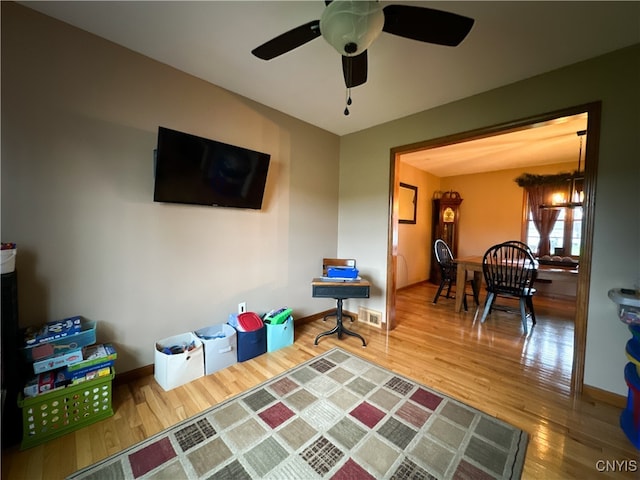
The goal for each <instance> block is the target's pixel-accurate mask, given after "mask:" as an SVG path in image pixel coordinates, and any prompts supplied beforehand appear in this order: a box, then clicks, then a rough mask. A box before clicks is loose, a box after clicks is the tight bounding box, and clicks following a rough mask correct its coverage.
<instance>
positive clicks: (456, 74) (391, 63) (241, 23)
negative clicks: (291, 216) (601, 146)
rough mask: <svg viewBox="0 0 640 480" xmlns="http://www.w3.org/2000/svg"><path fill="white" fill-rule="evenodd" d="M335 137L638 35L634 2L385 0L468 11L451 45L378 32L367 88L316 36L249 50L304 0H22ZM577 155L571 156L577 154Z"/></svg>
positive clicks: (315, 5) (308, 9)
mask: <svg viewBox="0 0 640 480" xmlns="http://www.w3.org/2000/svg"><path fill="white" fill-rule="evenodd" d="M20 3H22V4H23V5H26V6H28V7H30V8H33V9H35V10H38V11H41V12H43V13H45V14H47V15H50V16H52V17H54V18H57V19H60V20H62V21H65V22H67V23H70V24H72V25H75V26H77V27H79V28H81V29H83V30H86V31H88V32H91V33H94V34H96V35H99V36H101V37H104V38H106V39H108V40H111V41H113V42H115V43H117V44H120V45H122V46H125V47H127V48H129V49H131V50H134V51H136V52H139V53H142V54H143V55H146V56H148V57H151V58H153V59H155V60H157V61H160V62H162V63H165V64H167V65H170V66H173V67H175V68H177V69H179V70H182V71H184V72H186V73H189V74H192V75H194V76H196V77H199V78H201V79H204V80H206V81H208V82H211V83H213V84H215V85H218V86H220V87H223V88H225V89H227V90H230V91H232V92H235V93H237V94H239V95H243V96H245V97H248V98H250V99H253V100H255V101H257V102H260V103H262V104H264V105H267V106H270V107H272V108H275V109H277V110H280V111H282V112H285V113H287V114H289V115H291V116H293V117H296V118H298V119H300V120H303V121H306V122H308V123H311V124H313V125H316V126H318V127H320V128H323V129H325V130H328V131H330V132H333V133H335V134H337V135H345V134H348V133H352V132H356V131H359V130H362V129H365V128H368V127H371V126H374V125H378V124H381V123H384V122H388V121H390V120H394V119H397V118H401V117H404V116H407V115H410V114H413V113H417V112H420V111H423V110H427V109H430V108H433V107H435V106H438V105H442V104H446V103H449V102H452V101H455V100H458V99H461V98H465V97H468V96H471V95H474V94H477V93H480V92H484V91H487V90H490V89H493V88H496V87H500V86H502V85H506V84H509V83H513V82H516V81H518V80H522V79H525V78H528V77H532V76H534V75H538V74H540V73H544V72H547V71H550V70H553V69H556V68H559V67H562V66H565V65H569V64H572V63H575V62H579V61H581V60H585V59H588V58H592V57H595V56H598V55H601V54H604V53H607V52H610V51H613V50H617V49H619V48H622V47H625V46H629V45H632V44H635V43H639V42H640V28H639V25H640V23H639V22H640V2H638V1H625V2H610V1H605V2H592V1H587V2H579V1H572V2H520V1H512V2H510V1H500V2H482V1H471V2H462V1H460V2H458V1H450V2H410V1H400V2H395V1H394V2H390V1H383V2H381V3H382V4H384V5H386V4H389V3H400V4H409V3H411V4H413V5H419V6H428V7H430V8H436V9H440V10H447V11H450V12H454V13H458V14H462V15H465V16H468V17H471V18H474V19H475V24H474V26H473V28H472V30H471V32H470V33H469V35H468V36H467V38H466V39H465V40H464V41H463V42H462V44H461V45H459V46H458V47H444V46H438V45H432V44H425V43H421V42H417V41H413V40H408V39H404V38H400V37H396V36H393V35H390V34H387V33H383V34H382V35H381V36H380V37H379V38H378V39H377V40H376V41H375V42H374V44H373V45H372V46H371V47H370V48H369V55H368V56H369V75H368V81H367V83H366V84H364V85H362V86H360V87H356V88H354V89H353V91H352V97H353V102H354V103H353V105H352V106H351V114H350V115H349V116H347V117H346V116H344V115H343V110H344V107H345V104H344V102H345V87H344V83H343V79H342V70H341V59H340V55H339V54H338V53H337V52H336V51H335V50H333V48H332V47H330V46H329V45H328V44H327V43H326V42H325V41H324V39H323V38H321V37H319V38H316V39H315V40H313V41H311V42H310V43H308V44H306V45H303V46H301V47H299V48H297V49H296V50H294V51H292V52H289V53H287V54H284V55H282V56H280V57H277V58H275V59H273V60H270V61H264V60H260V59H258V58H256V57H254V56H253V55H252V54H251V50H252V49H253V48H255V47H256V46H258V45H260V44H262V43H264V42H265V41H267V40H269V39H271V38H273V37H275V36H277V35H279V34H281V33H283V32H285V31H287V30H290V29H292V28H294V27H297V26H298V25H301V24H303V23H306V22H309V21H311V20H314V19H319V18H320V16H321V14H322V10H323V9H324V2H323V1H321V0H313V1H261V2H255V1H230V2H222V1H214V2H202V1H200V2H186V1H185V2H182V1H178V2H175V1H173V2H172V1H161V2H154V1H142V2H132V1H126V2H115V1H107V2H100V1H91V2H89V1H72V2H55V1H47V2H20ZM576 157H577V154H576Z"/></svg>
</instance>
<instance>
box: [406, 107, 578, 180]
mask: <svg viewBox="0 0 640 480" xmlns="http://www.w3.org/2000/svg"><path fill="white" fill-rule="evenodd" d="M586 129H587V114H586V113H583V114H579V115H573V116H571V117H562V118H557V119H555V120H550V121H548V122H543V123H538V124H535V125H530V126H528V127H525V128H524V129H521V130H518V131H513V132H509V133H503V134H500V135H494V136H490V137H486V138H479V139H475V140H466V141H464V142H460V143H455V144H452V145H446V146H442V147H435V148H430V149H424V150H419V151H416V152H411V153H405V154H402V155H401V156H400V159H401V161H403V162H405V163H407V164H409V165H411V166H413V167H416V168H419V169H420V170H425V171H427V172H429V173H431V174H433V175H435V176H437V177H450V176H454V175H466V174H473V173H480V172H491V171H495V170H508V169H511V168H518V169H520V168H526V167H532V166H537V165H551V164H555V163H563V162H574V163H575V165H574V166H573V167H572V170H577V169H578V166H579V165H578V162H579V161H580V170H584V158H585V149H586V146H587V136H586V135H580V136H579V135H578V132H579V131H581V130H586ZM581 139H582V146H581V145H580V140H581ZM564 171H568V169H564Z"/></svg>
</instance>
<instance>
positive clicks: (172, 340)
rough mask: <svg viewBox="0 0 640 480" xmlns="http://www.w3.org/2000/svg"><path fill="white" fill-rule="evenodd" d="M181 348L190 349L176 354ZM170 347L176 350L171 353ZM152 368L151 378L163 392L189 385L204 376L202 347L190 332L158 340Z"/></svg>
mask: <svg viewBox="0 0 640 480" xmlns="http://www.w3.org/2000/svg"><path fill="white" fill-rule="evenodd" d="M182 346H190V349H189V348H187V349H186V350H184V351H183V352H181V353H177V352H178V348H181V347H182ZM172 347H178V348H173V352H172V351H171V350H172ZM154 367H155V368H154V373H153V376H154V377H155V379H156V382H158V384H159V385H160V386H161V387H162V388H163V389H164V390H171V389H173V388H176V387H179V386H180V385H184V384H185V383H189V382H191V381H193V380H195V379H197V378H200V377H202V376H203V375H204V346H203V345H202V342H201V341H200V339H199V338H198V337H197V336H196V335H195V334H194V333H192V332H189V333H183V334H181V335H174V336H173V337H168V338H163V339H162V340H158V341H157V342H156V344H155V364H154Z"/></svg>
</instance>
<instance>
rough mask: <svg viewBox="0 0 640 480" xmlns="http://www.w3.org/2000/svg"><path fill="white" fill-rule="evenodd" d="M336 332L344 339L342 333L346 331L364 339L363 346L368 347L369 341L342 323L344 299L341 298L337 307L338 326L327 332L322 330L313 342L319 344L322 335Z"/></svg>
mask: <svg viewBox="0 0 640 480" xmlns="http://www.w3.org/2000/svg"><path fill="white" fill-rule="evenodd" d="M334 333H337V334H338V339H342V334H343V333H344V334H345V335H350V336H352V337H357V338H359V339H360V340H362V346H363V347H366V346H367V342H366V341H365V340H364V338H363V337H362V336H361V335H360V334H358V333H356V332H352V331H351V330H349V329H348V328H346V327H345V326H344V325H343V324H342V299H341V298H339V299H338V308H337V309H336V326H335V327H334V328H332V329H331V330H329V331H326V332H322V333H320V334H318V336H317V337H316V340H315V342H313V344H314V345H318V340H319V339H320V338H322V337H326V336H328V335H333V334H334Z"/></svg>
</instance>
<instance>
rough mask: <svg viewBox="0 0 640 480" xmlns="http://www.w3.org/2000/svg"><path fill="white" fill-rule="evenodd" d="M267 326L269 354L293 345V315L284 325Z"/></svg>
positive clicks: (268, 324)
mask: <svg viewBox="0 0 640 480" xmlns="http://www.w3.org/2000/svg"><path fill="white" fill-rule="evenodd" d="M265 326H266V329H267V352H273V351H275V350H279V349H281V348H282V347H286V346H287V345H291V344H293V317H292V316H291V315H289V317H288V318H287V320H286V321H285V322H284V323H280V324H270V323H267V324H265Z"/></svg>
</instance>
